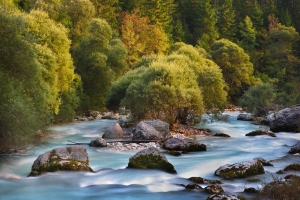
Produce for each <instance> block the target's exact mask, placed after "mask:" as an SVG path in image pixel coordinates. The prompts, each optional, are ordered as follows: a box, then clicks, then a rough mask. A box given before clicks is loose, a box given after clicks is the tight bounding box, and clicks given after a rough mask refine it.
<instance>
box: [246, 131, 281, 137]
mask: <svg viewBox="0 0 300 200" xmlns="http://www.w3.org/2000/svg"><path fill="white" fill-rule="evenodd" d="M258 135H268V136H271V137H276V135H275V134H274V133H273V132H271V131H265V130H256V131H252V132H250V133H247V134H246V136H258Z"/></svg>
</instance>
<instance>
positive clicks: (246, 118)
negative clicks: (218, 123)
mask: <svg viewBox="0 0 300 200" xmlns="http://www.w3.org/2000/svg"><path fill="white" fill-rule="evenodd" d="M237 120H242V121H253V120H254V117H253V115H252V114H251V113H241V114H239V115H238V116H237Z"/></svg>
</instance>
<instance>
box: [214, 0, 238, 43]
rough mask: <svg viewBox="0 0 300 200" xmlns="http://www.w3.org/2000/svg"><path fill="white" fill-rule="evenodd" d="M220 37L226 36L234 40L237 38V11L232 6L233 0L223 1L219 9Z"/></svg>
mask: <svg viewBox="0 0 300 200" xmlns="http://www.w3.org/2000/svg"><path fill="white" fill-rule="evenodd" d="M217 27H218V29H219V33H220V38H225V39H229V40H231V41H233V40H234V39H235V34H236V33H235V32H236V27H235V13H234V10H233V8H232V0H224V1H222V3H221V5H220V7H219V9H218V22H217Z"/></svg>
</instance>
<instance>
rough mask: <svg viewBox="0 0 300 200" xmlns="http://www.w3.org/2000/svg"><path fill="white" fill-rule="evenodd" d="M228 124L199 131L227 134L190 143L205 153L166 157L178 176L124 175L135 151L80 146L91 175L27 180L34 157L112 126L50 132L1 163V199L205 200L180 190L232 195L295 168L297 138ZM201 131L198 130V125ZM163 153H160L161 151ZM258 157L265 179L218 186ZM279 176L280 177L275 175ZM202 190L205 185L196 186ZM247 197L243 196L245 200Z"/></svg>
mask: <svg viewBox="0 0 300 200" xmlns="http://www.w3.org/2000/svg"><path fill="white" fill-rule="evenodd" d="M226 114H229V115H230V117H229V122H218V123H212V124H207V125H205V126H201V128H208V129H210V130H211V133H212V134H214V133H220V132H222V133H226V134H228V135H230V136H231V137H230V138H223V137H204V136H198V137H196V138H195V139H196V140H197V142H199V143H204V144H205V145H206V146H207V151H202V152H192V153H189V154H183V155H181V156H178V157H175V156H171V155H169V154H165V155H166V157H167V159H168V161H169V162H170V163H172V164H173V165H174V167H175V169H176V171H177V173H178V174H175V175H174V174H168V173H165V172H162V171H158V170H138V169H126V166H127V164H128V161H129V158H130V157H131V156H133V155H134V154H135V153H136V152H137V151H138V150H131V151H124V152H119V151H112V150H110V149H109V148H95V147H89V146H88V145H85V147H86V149H87V152H88V155H89V162H90V166H91V167H92V169H93V170H94V171H96V173H89V172H56V173H46V174H44V175H41V176H38V177H27V175H28V174H29V173H30V171H31V166H32V164H33V162H34V160H35V159H36V158H37V157H38V155H39V154H42V153H44V152H46V151H49V150H52V149H53V148H57V147H66V146H68V144H70V142H68V140H71V141H76V142H81V143H89V142H90V141H91V140H92V139H95V138H97V137H101V136H102V134H103V133H104V128H105V127H106V126H107V125H108V124H110V123H113V122H115V121H116V120H95V121H88V122H80V123H73V124H66V125H60V126H51V127H49V128H48V131H49V132H50V133H53V134H55V135H54V136H52V137H49V138H48V143H47V144H45V145H41V146H38V147H35V148H34V149H33V150H32V151H30V152H28V156H27V157H22V158H20V159H17V160H11V161H10V162H9V163H8V162H4V161H3V160H2V162H1V163H0V199H5V200H14V199H22V200H27V199H28V200H36V199H42V200H43V199H55V200H60V199H72V200H76V199H112V200H114V199H122V200H126V199H144V200H147V199H149V200H150V199H151V200H154V199H155V200H159V199H162V200H168V199H206V198H207V197H208V196H209V195H208V194H206V193H204V192H203V191H197V190H185V188H184V187H182V186H180V185H179V184H184V185H187V184H189V183H190V181H189V180H188V178H189V177H192V176H200V177H203V178H206V179H212V180H221V181H222V182H223V184H222V187H223V189H224V190H225V191H226V192H228V193H232V194H235V195H238V194H239V193H241V192H242V191H243V190H244V188H245V187H255V188H257V187H260V185H261V182H264V181H270V180H271V177H272V174H274V173H275V172H276V171H278V170H280V169H283V168H284V167H285V166H286V165H288V164H291V163H295V162H297V163H299V156H297V155H288V154H287V152H288V151H289V149H290V147H291V146H292V145H293V144H295V143H296V142H297V140H299V138H300V134H299V133H287V132H280V133H276V135H277V137H270V136H256V137H246V136H245V134H246V133H248V132H251V131H253V130H257V129H259V128H261V127H260V126H258V125H253V124H251V123H250V122H246V121H238V120H236V118H237V115H238V114H239V113H238V112H230V113H226ZM198 126H199V127H200V125H198ZM161 150H162V151H163V149H161ZM256 157H262V158H264V159H266V160H272V164H273V165H274V166H273V167H264V168H265V171H266V173H265V174H262V175H257V176H254V177H251V178H258V179H259V180H260V181H258V182H249V181H248V179H247V178H245V179H235V180H223V179H221V178H220V177H217V176H215V175H214V172H215V170H216V169H218V168H219V167H220V166H222V165H225V164H233V163H236V162H241V161H246V160H250V159H253V158H256ZM275 176H283V175H275ZM199 185H201V186H202V187H205V186H207V185H205V184H199ZM246 196H247V195H246Z"/></svg>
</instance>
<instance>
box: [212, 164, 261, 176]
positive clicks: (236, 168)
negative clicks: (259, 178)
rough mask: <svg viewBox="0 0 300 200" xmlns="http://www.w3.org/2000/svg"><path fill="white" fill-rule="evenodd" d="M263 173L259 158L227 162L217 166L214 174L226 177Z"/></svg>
mask: <svg viewBox="0 0 300 200" xmlns="http://www.w3.org/2000/svg"><path fill="white" fill-rule="evenodd" d="M263 173H265V170H264V167H263V164H262V162H261V161H260V160H259V159H253V160H249V161H245V162H239V163H235V164H227V165H224V166H221V167H219V168H218V169H217V170H216V171H215V175H217V176H220V177H222V178H226V179H233V178H245V177H248V176H253V175H256V174H263Z"/></svg>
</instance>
